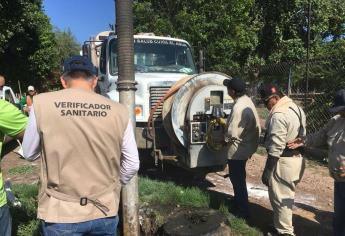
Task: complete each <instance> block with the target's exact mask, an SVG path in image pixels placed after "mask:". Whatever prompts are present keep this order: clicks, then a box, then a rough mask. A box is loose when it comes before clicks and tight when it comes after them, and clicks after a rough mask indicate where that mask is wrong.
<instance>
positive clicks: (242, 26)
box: [134, 0, 260, 75]
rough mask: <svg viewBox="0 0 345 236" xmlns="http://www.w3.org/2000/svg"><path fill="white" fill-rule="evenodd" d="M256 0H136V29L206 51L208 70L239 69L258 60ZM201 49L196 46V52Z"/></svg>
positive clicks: (232, 71) (232, 72)
mask: <svg viewBox="0 0 345 236" xmlns="http://www.w3.org/2000/svg"><path fill="white" fill-rule="evenodd" d="M254 3H255V2H254V0H194V1H187V0H165V1H164V0H141V1H135V2H134V16H135V17H134V27H135V31H136V32H154V33H156V34H157V35H162V34H163V35H171V36H174V37H178V38H183V39H186V40H187V41H189V42H190V43H191V44H192V46H194V49H204V50H205V52H206V58H207V59H206V67H207V69H208V70H217V71H223V72H227V73H229V74H231V75H237V74H239V73H240V71H241V68H242V67H248V66H250V65H252V64H255V63H258V62H257V61H258V60H259V59H258V58H257V57H256V55H255V49H256V46H257V34H258V30H259V29H260V24H259V22H258V21H257V17H256V14H255V4H254ZM196 51H198V50H194V52H196Z"/></svg>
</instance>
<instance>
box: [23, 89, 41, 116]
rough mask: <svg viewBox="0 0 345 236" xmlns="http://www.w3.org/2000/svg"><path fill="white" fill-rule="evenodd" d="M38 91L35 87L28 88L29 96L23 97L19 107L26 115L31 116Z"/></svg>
mask: <svg viewBox="0 0 345 236" xmlns="http://www.w3.org/2000/svg"><path fill="white" fill-rule="evenodd" d="M36 93H37V92H36V90H35V87H34V86H32V85H30V86H29V87H28V94H27V95H26V96H25V97H23V98H22V99H21V100H20V102H19V105H20V107H21V109H22V110H23V112H24V113H25V114H27V115H28V114H29V112H30V109H31V106H32V103H33V98H34V96H35V95H36Z"/></svg>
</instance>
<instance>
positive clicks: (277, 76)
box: [248, 55, 345, 132]
mask: <svg viewBox="0 0 345 236" xmlns="http://www.w3.org/2000/svg"><path fill="white" fill-rule="evenodd" d="M248 78H249V76H248ZM248 81H250V82H249V86H248V90H249V94H251V96H252V98H253V100H254V101H255V102H256V103H257V107H258V112H259V115H260V116H261V118H262V119H265V118H266V117H267V113H268V112H267V111H265V109H263V105H262V104H260V98H259V96H258V93H257V91H258V88H259V87H260V85H261V84H263V83H271V84H276V85H277V86H279V87H280V88H281V90H282V91H283V92H284V93H285V94H286V95H288V96H289V97H290V98H292V99H293V100H294V101H295V102H296V103H297V104H299V105H300V106H301V107H302V108H303V109H304V111H305V113H306V116H307V131H308V132H315V131H317V130H319V129H320V128H321V127H322V126H323V125H324V124H325V123H326V122H327V120H328V119H329V118H330V117H331V115H332V114H330V112H329V108H330V107H331V106H332V104H333V97H334V95H335V93H336V91H338V90H339V89H342V88H344V89H345V55H344V56H342V57H337V58H318V59H313V60H310V61H309V65H308V64H307V63H306V62H305V61H299V62H284V63H279V64H271V65H266V66H262V67H260V68H259V69H258V70H257V73H255V75H254V76H252V77H251V79H248Z"/></svg>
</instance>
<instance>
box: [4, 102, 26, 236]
mask: <svg viewBox="0 0 345 236" xmlns="http://www.w3.org/2000/svg"><path fill="white" fill-rule="evenodd" d="M26 123H27V117H26V116H24V115H23V114H22V113H21V112H20V110H19V109H18V108H17V107H15V106H13V105H12V104H11V103H9V102H7V101H5V100H2V99H0V154H1V147H2V143H3V140H4V136H5V135H9V136H12V137H17V138H21V137H23V135H24V129H25V127H26ZM0 160H1V158H0ZM11 228H12V220H11V215H10V211H9V207H8V205H7V199H6V192H5V189H4V182H3V180H2V174H1V168H0V235H1V236H11Z"/></svg>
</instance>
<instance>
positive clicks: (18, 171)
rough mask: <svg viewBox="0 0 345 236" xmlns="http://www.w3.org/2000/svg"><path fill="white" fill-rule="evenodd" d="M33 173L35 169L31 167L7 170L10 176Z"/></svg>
mask: <svg viewBox="0 0 345 236" xmlns="http://www.w3.org/2000/svg"><path fill="white" fill-rule="evenodd" d="M34 171H35V167H34V166H32V165H23V166H16V167H13V168H11V169H9V170H8V173H9V174H10V175H24V174H32V173H34Z"/></svg>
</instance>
